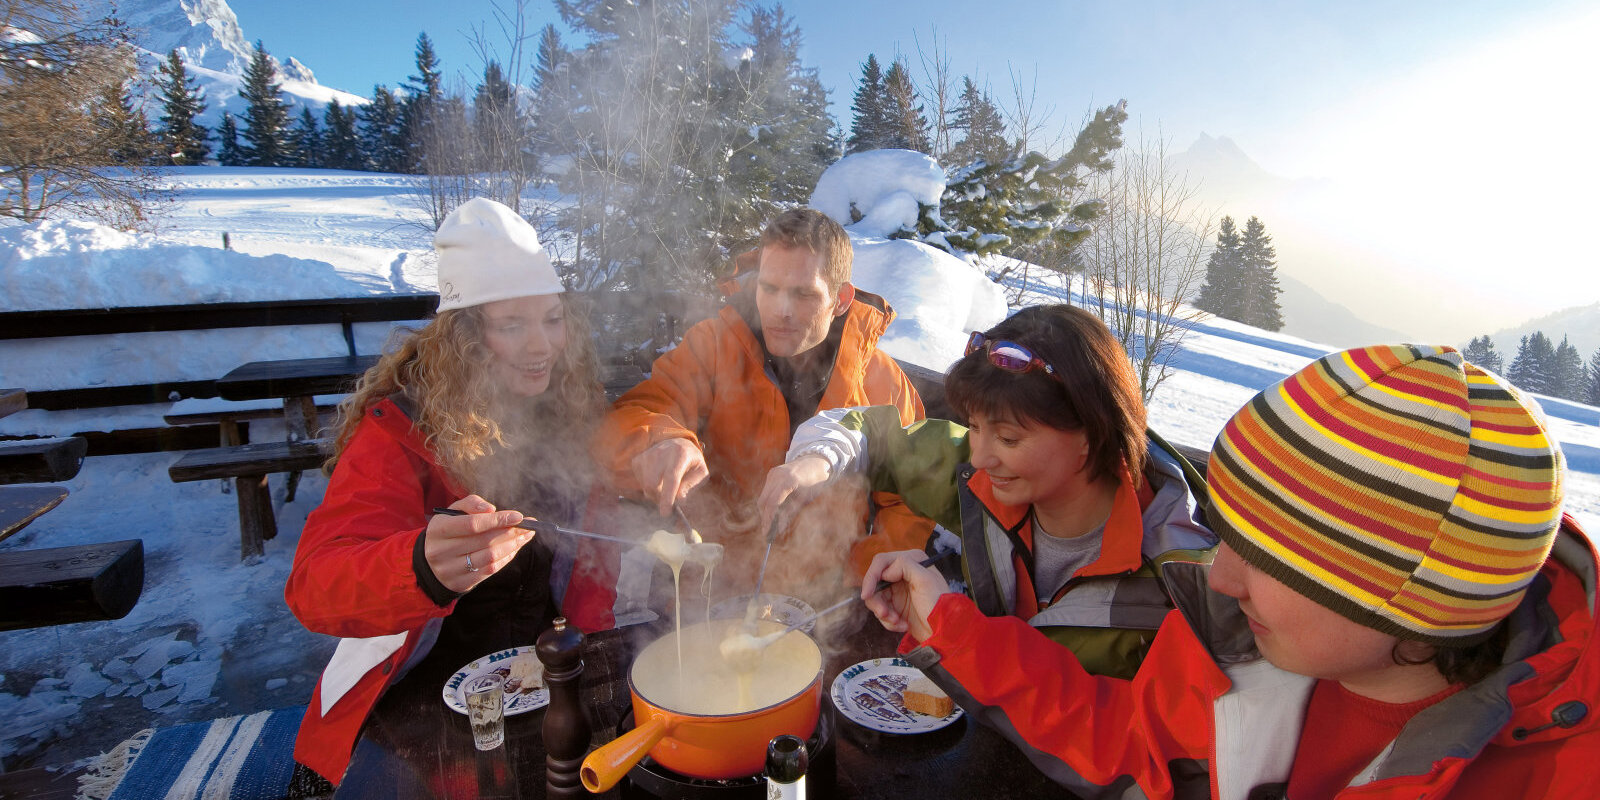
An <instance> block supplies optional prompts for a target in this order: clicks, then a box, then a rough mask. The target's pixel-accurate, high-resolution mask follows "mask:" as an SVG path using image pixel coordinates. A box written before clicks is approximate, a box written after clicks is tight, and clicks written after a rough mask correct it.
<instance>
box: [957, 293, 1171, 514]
mask: <svg viewBox="0 0 1600 800" xmlns="http://www.w3.org/2000/svg"><path fill="white" fill-rule="evenodd" d="M984 336H985V337H986V338H988V339H990V340H997V339H1003V340H1006V341H1010V342H1015V343H1017V344H1019V345H1022V346H1023V347H1026V348H1027V349H1029V350H1031V351H1032V352H1033V354H1034V355H1036V356H1038V357H1040V358H1042V359H1044V360H1045V363H1047V364H1049V365H1050V366H1051V368H1052V369H1054V370H1055V376H1056V377H1060V379H1061V380H1059V381H1058V380H1056V377H1052V376H1051V375H1048V374H1046V373H1045V372H1043V371H1041V370H1031V371H1029V372H1024V373H1020V374H1019V373H1015V372H1007V371H1006V370H1003V369H1000V368H999V367H996V366H994V365H993V364H990V363H989V355H988V353H987V352H986V350H976V351H974V352H973V353H972V354H970V355H968V356H965V357H963V358H962V359H961V360H960V361H957V362H956V363H955V366H952V367H951V368H950V374H949V376H948V377H946V378H945V382H944V384H945V394H944V397H945V402H947V403H949V405H950V407H951V408H952V409H954V410H955V411H956V413H957V414H959V415H961V416H963V417H965V418H967V419H969V420H970V419H971V418H972V416H973V415H974V414H979V413H981V414H985V415H988V416H993V417H1002V418H1004V417H1014V418H1016V419H1018V420H1019V421H1031V422H1038V423H1042V424H1044V425H1049V426H1050V427H1052V428H1056V429H1058V430H1064V431H1083V434H1084V438H1085V439H1086V440H1087V441H1088V444H1089V458H1088V461H1087V462H1085V464H1084V469H1085V470H1086V471H1087V473H1088V477H1089V479H1090V480H1099V479H1101V478H1112V479H1115V478H1116V477H1117V474H1118V472H1119V471H1120V470H1121V468H1122V466H1123V465H1124V464H1126V465H1127V467H1128V471H1129V472H1130V473H1132V476H1133V485H1134V486H1138V485H1139V482H1140V480H1141V475H1142V473H1143V471H1144V465H1145V460H1146V458H1147V444H1146V435H1145V408H1144V396H1143V394H1142V393H1141V392H1140V391H1139V379H1138V376H1136V375H1135V374H1134V372H1133V364H1132V362H1130V361H1129V360H1128V354H1127V352H1126V351H1125V350H1123V349H1122V344H1121V343H1120V342H1118V341H1117V338H1116V337H1115V336H1113V335H1112V334H1111V331H1110V329H1108V328H1106V325H1105V323H1104V322H1101V321H1100V318H1099V317H1097V316H1095V315H1094V314H1091V313H1089V312H1088V311H1085V310H1083V309H1081V308H1078V307H1076V306H1068V305H1045V306H1030V307H1028V308H1024V309H1022V310H1021V311H1018V312H1017V313H1015V314H1013V315H1012V316H1011V317H1010V318H1008V319H1006V320H1005V321H1003V322H1001V323H1000V324H999V325H996V326H994V327H993V328H990V329H989V330H987V331H985V332H984Z"/></svg>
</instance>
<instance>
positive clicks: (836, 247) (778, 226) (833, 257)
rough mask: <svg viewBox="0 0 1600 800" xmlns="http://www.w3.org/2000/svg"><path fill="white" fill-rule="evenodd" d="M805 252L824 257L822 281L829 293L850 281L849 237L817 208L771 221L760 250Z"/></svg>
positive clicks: (763, 235)
mask: <svg viewBox="0 0 1600 800" xmlns="http://www.w3.org/2000/svg"><path fill="white" fill-rule="evenodd" d="M771 244H775V245H778V246H779V247H792V248H804V249H806V250H809V251H811V252H812V253H815V254H817V255H820V256H822V277H823V279H824V280H826V281H827V282H828V288H829V289H837V288H839V287H840V286H842V285H844V284H845V283H847V282H848V281H849V280H850V262H851V261H852V260H853V258H854V256H853V254H852V253H851V250H850V236H849V234H847V233H845V232H844V228H843V227H841V226H840V225H839V223H837V222H834V221H833V219H832V218H830V217H829V216H828V215H827V214H824V213H822V212H821V211H818V210H816V209H814V208H791V209H789V210H788V211H785V212H783V213H782V214H779V215H778V216H776V217H773V218H772V221H771V222H768V223H767V227H766V228H765V229H763V230H762V231H761V246H762V247H766V246H767V245H771Z"/></svg>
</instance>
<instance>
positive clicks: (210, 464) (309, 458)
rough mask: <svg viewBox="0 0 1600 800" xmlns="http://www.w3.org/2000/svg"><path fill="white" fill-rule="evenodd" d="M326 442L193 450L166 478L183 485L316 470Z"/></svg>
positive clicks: (173, 467)
mask: <svg viewBox="0 0 1600 800" xmlns="http://www.w3.org/2000/svg"><path fill="white" fill-rule="evenodd" d="M327 443H328V441H327V440H325V439H308V440H306V441H303V442H284V441H277V442H252V443H250V444H240V445H234V446H232V447H211V448H207V449H205V450H190V451H189V452H187V453H184V454H183V457H182V458H179V459H178V460H177V461H176V462H175V463H173V465H172V466H171V467H168V468H167V475H168V477H170V478H172V480H173V482H174V483H183V482H184V481H203V480H207V479H210V478H237V477H240V476H244V475H264V474H267V473H271V472H297V471H303V470H308V469H317V468H318V467H320V466H322V462H323V461H325V460H327V456H326V455H325V454H324V453H323V452H322V449H321V448H322V447H323V445H324V444H327Z"/></svg>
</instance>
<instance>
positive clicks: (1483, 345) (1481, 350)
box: [1461, 334, 1505, 375]
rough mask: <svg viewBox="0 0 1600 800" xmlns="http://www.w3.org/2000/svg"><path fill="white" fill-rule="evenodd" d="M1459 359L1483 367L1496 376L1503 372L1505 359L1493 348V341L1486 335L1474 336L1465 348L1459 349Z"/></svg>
mask: <svg viewBox="0 0 1600 800" xmlns="http://www.w3.org/2000/svg"><path fill="white" fill-rule="evenodd" d="M1461 357H1462V358H1465V359H1466V360H1468V361H1470V362H1472V363H1474V364H1477V365H1478V366H1480V367H1483V368H1484V369H1486V370H1489V371H1490V372H1493V373H1494V374H1496V375H1500V374H1502V373H1504V372H1505V359H1504V358H1503V357H1502V356H1501V355H1500V351H1499V350H1496V349H1495V347H1494V340H1493V339H1490V338H1489V335H1488V334H1484V335H1483V336H1475V337H1473V339H1472V341H1470V342H1468V343H1467V346H1466V347H1464V348H1462V349H1461Z"/></svg>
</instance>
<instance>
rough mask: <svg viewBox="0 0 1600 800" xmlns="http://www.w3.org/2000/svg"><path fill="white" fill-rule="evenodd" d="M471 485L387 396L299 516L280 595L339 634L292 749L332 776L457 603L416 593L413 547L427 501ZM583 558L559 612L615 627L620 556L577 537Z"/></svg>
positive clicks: (455, 495)
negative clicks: (448, 467)
mask: <svg viewBox="0 0 1600 800" xmlns="http://www.w3.org/2000/svg"><path fill="white" fill-rule="evenodd" d="M466 495H467V492H466V491H465V490H463V489H462V488H461V487H459V486H456V485H455V482H454V481H452V480H451V479H450V478H449V477H448V476H447V475H446V474H445V473H444V471H443V470H442V469H441V468H440V467H439V464H438V463H437V462H436V461H435V460H434V458H433V456H432V454H431V453H429V451H428V449H427V447H426V446H425V445H424V444H423V441H422V437H421V436H420V435H419V434H418V433H417V432H416V431H415V430H414V429H413V428H412V425H411V420H410V419H409V418H408V417H407V416H406V415H405V413H404V412H402V411H401V410H400V408H399V407H398V406H396V405H395V403H394V402H393V401H392V400H389V399H385V400H383V401H380V402H379V403H377V404H376V405H374V406H373V407H372V408H370V409H368V410H367V413H366V417H365V419H363V420H362V422H361V425H360V427H359V428H357V429H356V433H355V435H354V436H353V437H351V439H350V442H349V444H348V445H347V446H346V447H345V450H344V452H343V453H342V454H340V456H339V463H338V466H337V467H336V468H335V469H334V472H333V477H332V478H331V479H330V480H329V482H328V490H327V493H326V495H325V496H324V497H323V500H322V504H321V505H319V506H318V507H317V508H316V509H315V510H313V511H312V512H311V514H310V516H309V517H307V519H306V525H305V530H304V531H303V532H302V533H301V536H300V544H299V547H298V548H296V550H295V555H294V566H293V568H292V570H291V572H290V574H289V580H288V583H287V585H286V586H285V589H284V599H285V600H286V601H287V602H288V604H289V609H290V610H291V611H293V612H294V615H295V617H296V618H298V619H299V620H300V623H301V624H303V625H305V626H306V627H307V628H308V629H310V630H312V631H315V632H317V633H325V634H328V635H330V636H338V637H341V641H340V643H339V648H338V649H337V650H336V651H335V653H334V656H333V659H332V660H331V661H330V662H329V664H328V667H327V668H326V669H325V671H324V673H323V676H322V680H320V681H318V685H317V687H316V689H315V690H314V691H313V692H312V695H311V703H310V705H309V706H308V707H307V709H306V716H305V720H304V721H303V722H301V724H300V733H299V736H298V738H297V739H296V740H295V750H294V756H295V760H296V761H299V762H300V763H302V764H305V765H306V766H307V767H310V768H311V769H313V770H316V771H317V773H319V774H321V775H322V776H323V777H325V778H327V779H328V780H330V781H332V782H333V783H334V784H338V783H339V780H340V779H341V778H342V777H343V776H344V771H345V767H346V766H348V765H349V761H350V753H351V750H352V749H353V748H354V747H355V742H356V738H357V736H358V735H359V734H360V731H361V726H362V724H363V723H364V722H365V721H366V718H367V715H368V713H370V712H371V711H372V708H373V707H374V706H375V705H377V703H378V699H379V698H380V697H381V696H382V695H383V692H384V690H385V689H386V688H388V686H389V685H390V684H392V683H393V682H394V681H396V680H398V679H399V677H400V673H401V671H402V670H401V668H402V667H403V666H404V665H406V664H407V663H408V661H409V660H410V659H411V658H412V657H413V655H416V656H417V657H419V658H420V656H421V655H422V654H421V653H415V651H416V649H417V647H418V642H419V640H420V639H421V638H422V634H423V631H424V629H425V628H427V627H428V625H429V624H430V623H431V622H433V621H434V620H442V619H443V618H444V617H446V616H448V615H449V614H450V613H451V612H452V611H453V610H454V609H455V606H456V603H455V601H451V602H450V603H449V604H447V605H444V606H439V605H437V604H435V603H434V602H433V600H432V599H430V598H429V597H428V596H427V594H425V593H424V592H423V590H422V588H421V586H420V585H419V584H418V582H417V580H418V579H417V574H416V572H415V571H414V569H413V567H412V548H413V547H415V545H416V540H417V537H418V536H420V535H421V534H422V531H423V529H424V528H426V527H427V524H428V517H429V516H431V514H430V512H429V510H430V509H432V508H435V507H444V506H448V505H450V504H451V503H453V502H455V501H456V500H459V499H461V498H462V497H464V496H466ZM584 541H585V542H587V541H589V540H584ZM578 559H579V561H580V563H582V564H585V565H588V566H590V567H591V568H588V569H575V570H573V575H572V577H571V582H570V584H569V585H568V587H567V590H566V593H565V596H564V597H560V598H556V599H557V601H558V602H559V605H560V607H561V609H562V613H563V614H564V615H565V616H566V617H567V618H568V619H569V620H570V621H572V622H573V623H574V624H576V625H578V627H579V628H581V629H583V630H584V631H595V630H602V629H606V628H610V627H612V626H613V619H612V616H611V607H612V604H613V602H614V601H615V597H616V594H615V586H616V570H617V563H616V554H615V553H607V552H605V551H602V550H598V549H584V548H583V547H582V546H580V549H579V554H578ZM429 641H431V639H429Z"/></svg>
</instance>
